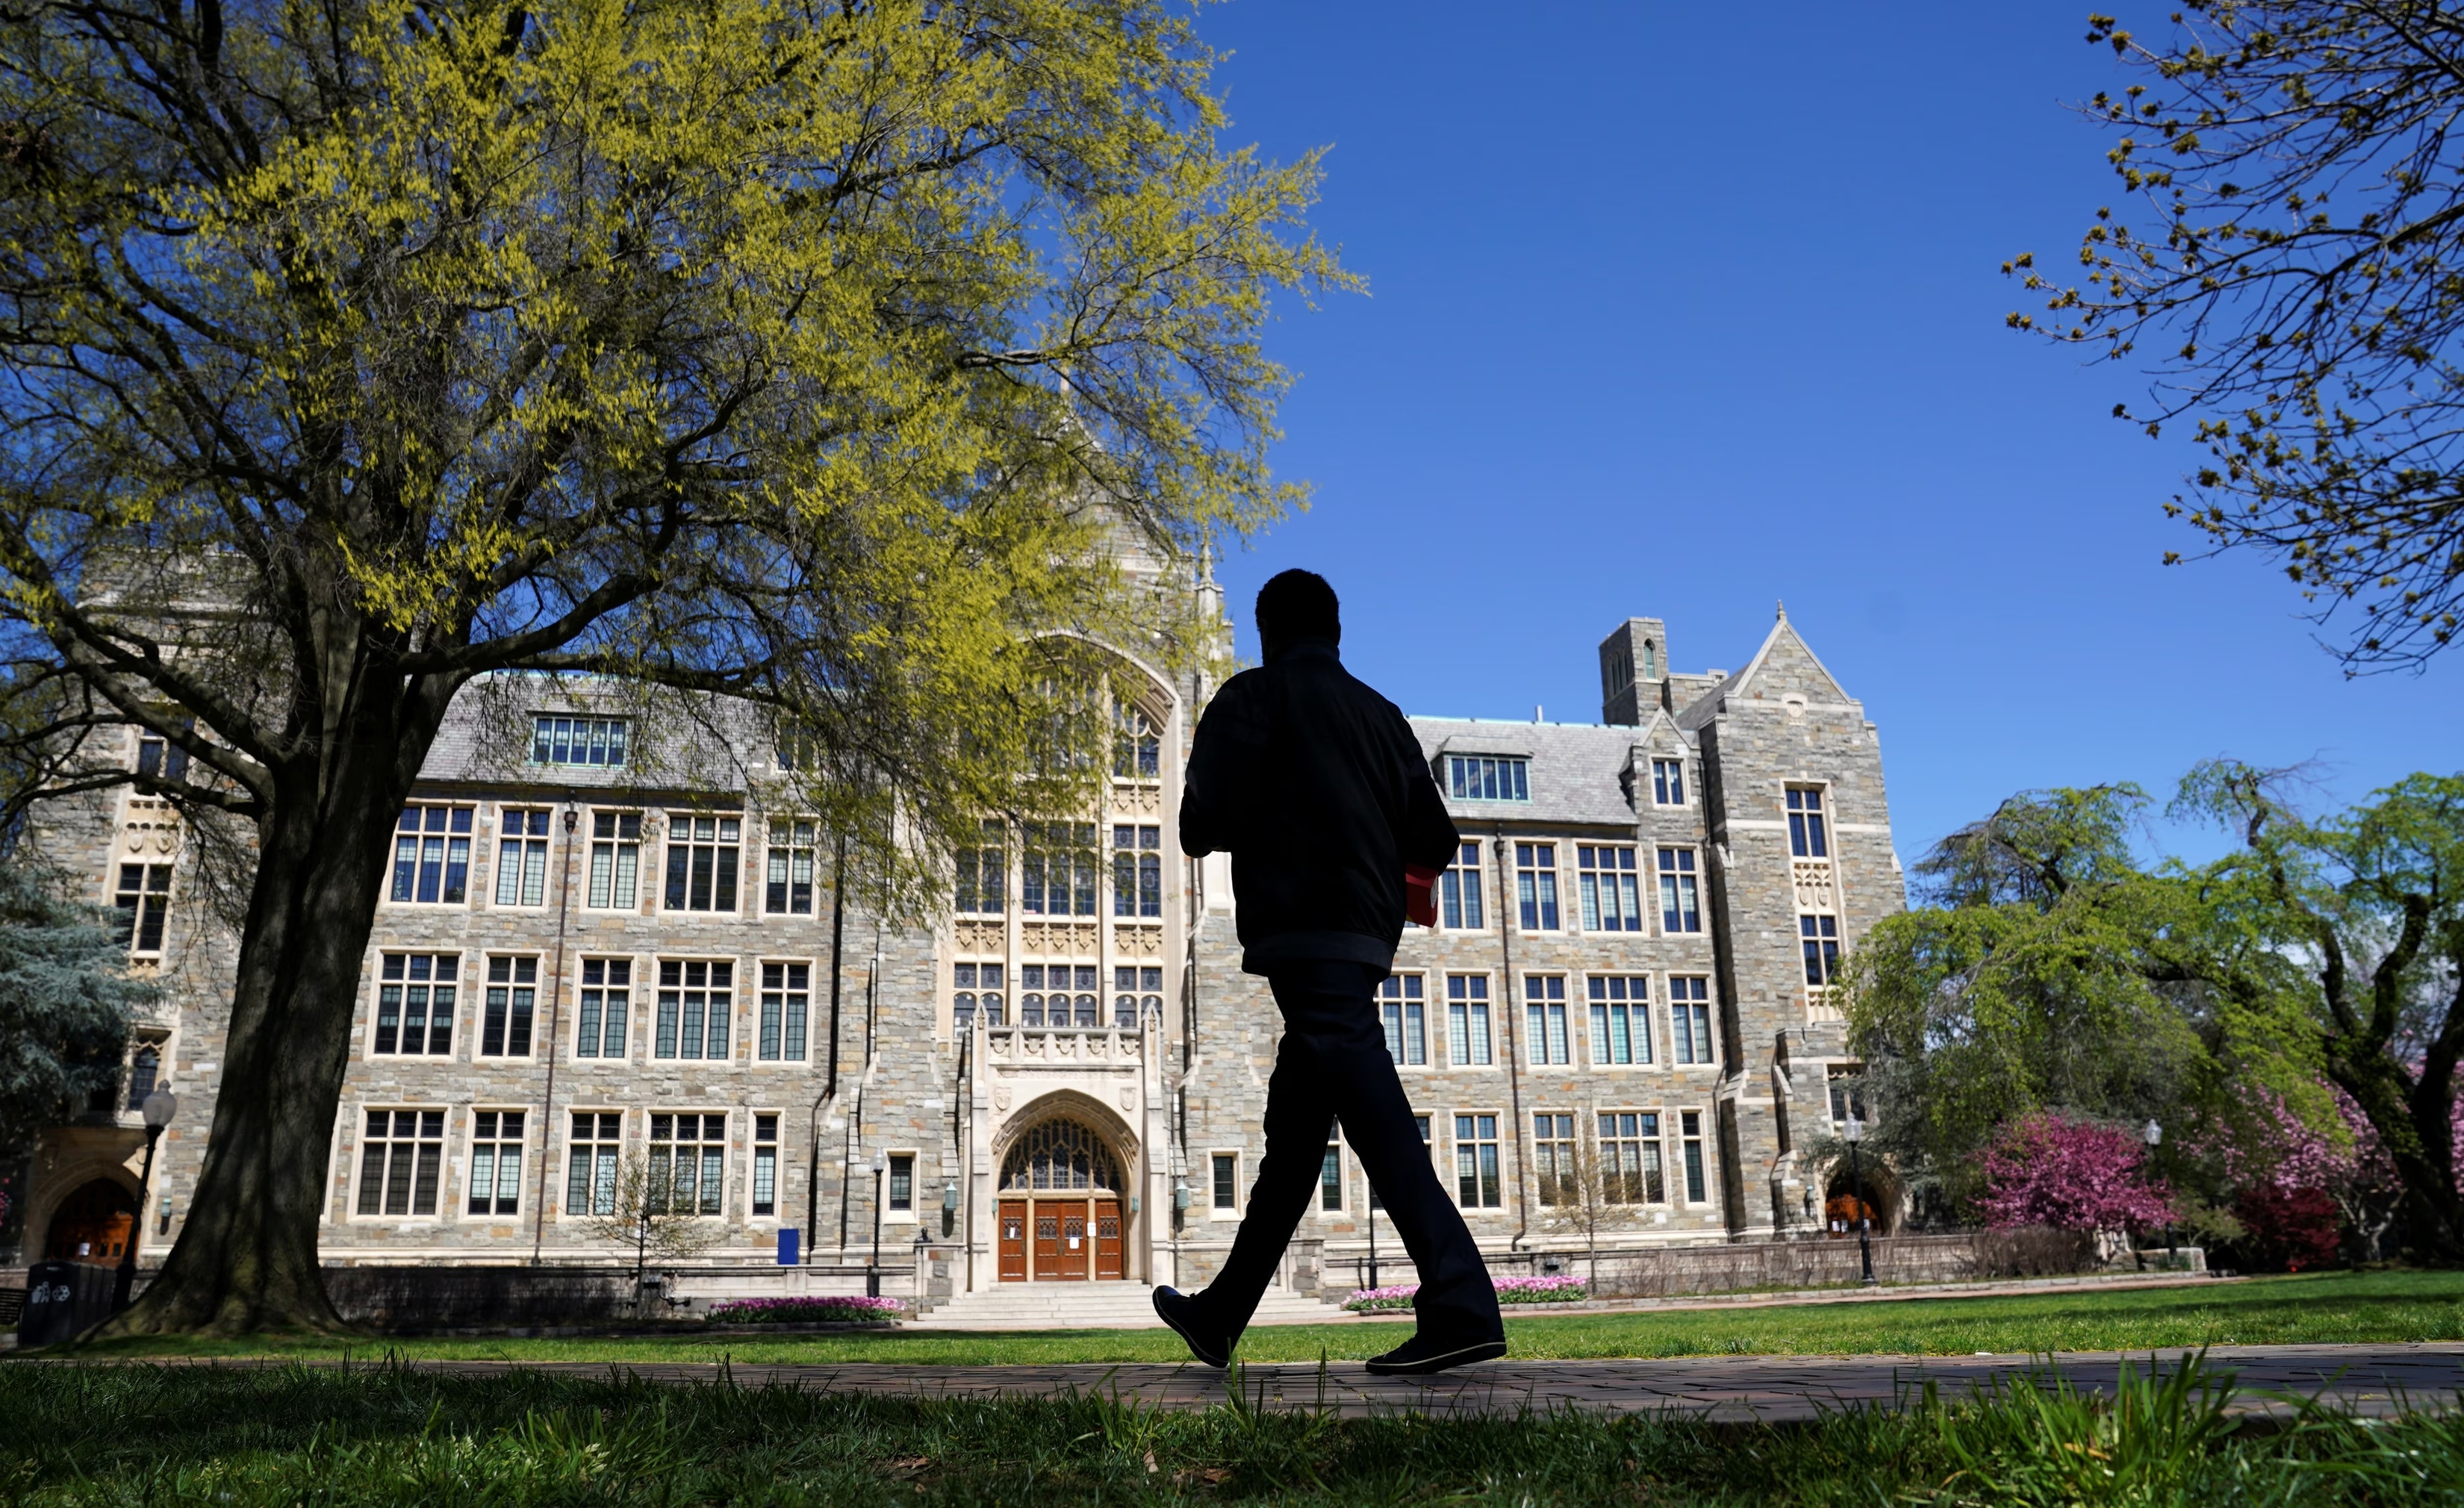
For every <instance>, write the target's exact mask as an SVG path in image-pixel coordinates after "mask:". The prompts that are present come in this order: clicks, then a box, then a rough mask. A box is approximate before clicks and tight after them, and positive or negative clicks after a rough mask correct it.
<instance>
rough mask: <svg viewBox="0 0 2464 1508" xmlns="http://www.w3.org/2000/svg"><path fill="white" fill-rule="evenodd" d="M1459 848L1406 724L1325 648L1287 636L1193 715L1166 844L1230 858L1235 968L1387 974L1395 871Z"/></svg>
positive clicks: (1398, 883) (1397, 927)
mask: <svg viewBox="0 0 2464 1508" xmlns="http://www.w3.org/2000/svg"><path fill="white" fill-rule="evenodd" d="M1458 841H1460V840H1459V838H1458V837H1457V835H1456V832H1455V824H1454V820H1453V819H1452V818H1450V817H1448V816H1447V815H1446V808H1445V802H1444V801H1443V800H1441V798H1439V796H1438V786H1437V782H1436V781H1435V780H1433V779H1431V778H1430V777H1429V766H1428V761H1427V760H1426V759H1425V758H1424V757H1423V756H1422V755H1421V754H1420V743H1419V739H1417V738H1415V737H1413V736H1412V725H1411V724H1409V723H1407V722H1405V721H1404V720H1403V714H1402V712H1401V711H1400V710H1397V708H1396V706H1395V704H1394V703H1392V702H1390V701H1388V700H1386V698H1384V697H1382V696H1380V695H1378V694H1377V693H1376V692H1375V691H1373V690H1371V689H1370V688H1368V687H1366V686H1363V685H1362V684H1361V683H1360V682H1358V681H1356V680H1354V679H1353V677H1352V675H1351V673H1350V672H1348V671H1346V670H1345V669H1344V668H1343V661H1342V658H1341V657H1340V656H1339V655H1338V654H1337V653H1336V651H1335V646H1334V644H1333V642H1332V641H1331V640H1326V639H1301V640H1295V641H1294V642H1293V643H1292V644H1290V645H1288V646H1286V647H1284V648H1282V649H1281V650H1279V652H1278V653H1277V654H1276V655H1275V657H1274V658H1273V659H1272V660H1270V661H1268V662H1267V663H1266V664H1265V666H1263V667H1259V668H1258V669H1255V670H1243V672H1241V673H1240V674H1239V675H1236V676H1234V677H1233V678H1232V679H1231V680H1229V681H1226V682H1224V683H1223V688H1222V689H1221V690H1220V691H1217V692H1216V693H1215V700H1214V701H1213V702H1212V703H1211V704H1209V705H1208V707H1207V709H1206V715H1205V716H1204V717H1202V718H1200V719H1199V724H1198V739H1197V742H1196V745H1195V746H1194V747H1193V748H1192V749H1191V750H1190V754H1189V783H1188V785H1187V787H1186V788H1185V789H1184V790H1183V792H1182V795H1181V798H1180V846H1181V848H1182V849H1183V850H1184V851H1185V852H1187V853H1188V854H1189V856H1190V857H1191V858H1198V857H1199V856H1201V855H1205V854H1210V853H1215V852H1217V851H1219V850H1228V851H1229V852H1230V853H1231V855H1232V893H1233V896H1234V898H1235V900H1236V902H1237V904H1238V913H1239V917H1240V926H1241V947H1242V953H1243V957H1242V960H1241V967H1242V969H1243V970H1244V971H1245V972H1247V973H1266V972H1267V971H1268V970H1270V969H1272V968H1273V967H1275V966H1276V965H1278V964H1281V963H1285V962H1287V961H1290V960H1293V959H1301V958H1349V959H1353V960H1356V961H1358V962H1360V963H1365V964H1375V965H1376V966H1377V967H1379V968H1381V969H1382V968H1385V967H1387V966H1389V965H1391V964H1392V963H1393V962H1394V961H1395V944H1396V943H1397V941H1398V940H1399V939H1400V938H1401V937H1402V935H1403V866H1404V865H1405V864H1407V863H1412V864H1419V865H1422V866H1425V867H1427V868H1431V869H1442V868H1444V867H1445V866H1446V865H1447V864H1448V863H1452V862H1453V860H1454V857H1455V845H1456V843H1457V842H1458Z"/></svg>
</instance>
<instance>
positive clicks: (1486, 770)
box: [1446, 754, 1531, 801]
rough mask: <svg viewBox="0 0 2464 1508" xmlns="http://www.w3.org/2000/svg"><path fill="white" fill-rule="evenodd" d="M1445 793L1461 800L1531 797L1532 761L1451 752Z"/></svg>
mask: <svg viewBox="0 0 2464 1508" xmlns="http://www.w3.org/2000/svg"><path fill="white" fill-rule="evenodd" d="M1446 794H1447V795H1448V796H1451V797H1453V798H1455V799H1456V800H1458V801H1528V800H1529V799H1531V761H1530V760H1529V759H1512V758H1501V757H1495V756H1492V755H1487V754H1448V755H1446Z"/></svg>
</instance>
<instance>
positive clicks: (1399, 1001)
mask: <svg viewBox="0 0 2464 1508" xmlns="http://www.w3.org/2000/svg"><path fill="white" fill-rule="evenodd" d="M1377 1005H1378V1009H1379V1011H1380V1012H1381V1013H1382V1014H1383V1015H1384V1016H1385V1017H1386V1052H1387V1055H1388V1056H1389V1057H1391V1058H1393V1059H1394V1060H1395V1061H1396V1062H1397V1063H1398V1064H1401V1065H1403V1066H1406V1067H1420V1066H1422V1065H1424V1064H1426V1063H1427V1062H1428V1060H1429V1027H1428V1022H1427V1020H1426V1019H1425V1018H1424V1017H1423V1015H1422V1011H1421V999H1420V976H1419V974H1416V973H1397V974H1388V975H1387V976H1386V982H1385V983H1384V984H1381V985H1379V986H1378V987H1377Z"/></svg>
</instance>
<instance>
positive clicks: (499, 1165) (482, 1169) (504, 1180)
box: [471, 1110, 522, 1214]
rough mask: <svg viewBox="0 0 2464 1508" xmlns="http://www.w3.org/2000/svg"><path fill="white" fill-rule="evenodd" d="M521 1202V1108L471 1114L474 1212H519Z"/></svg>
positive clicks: (472, 1198)
mask: <svg viewBox="0 0 2464 1508" xmlns="http://www.w3.org/2000/svg"><path fill="white" fill-rule="evenodd" d="M521 1205H522V1112H521V1111H519V1110H477V1111H473V1113H472V1116H471V1213H473V1214H518V1213H521Z"/></svg>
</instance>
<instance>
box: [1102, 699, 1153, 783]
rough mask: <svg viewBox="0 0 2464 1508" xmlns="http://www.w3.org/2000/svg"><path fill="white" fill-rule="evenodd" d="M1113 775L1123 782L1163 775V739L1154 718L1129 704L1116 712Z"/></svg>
mask: <svg viewBox="0 0 2464 1508" xmlns="http://www.w3.org/2000/svg"><path fill="white" fill-rule="evenodd" d="M1112 715H1113V719H1114V726H1113V730H1112V774H1113V775H1114V776H1117V777H1119V778H1121V779H1124V780H1152V779H1155V777H1156V776H1159V775H1161V774H1162V773H1163V740H1162V739H1161V738H1159V737H1157V736H1156V733H1155V719H1154V718H1152V717H1149V716H1148V715H1147V714H1146V713H1145V712H1144V711H1143V710H1140V709H1138V708H1136V707H1133V706H1131V705H1129V704H1127V703H1124V704H1122V705H1121V706H1120V707H1118V708H1116V709H1115V710H1113V714H1112Z"/></svg>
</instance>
